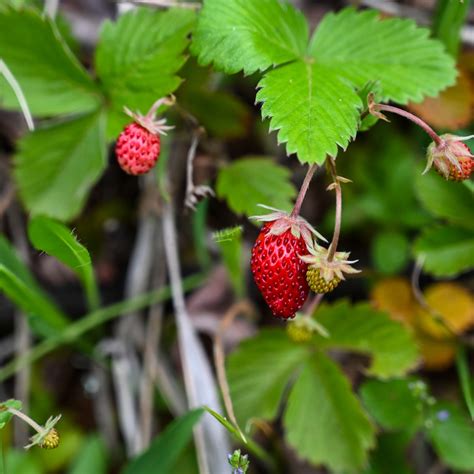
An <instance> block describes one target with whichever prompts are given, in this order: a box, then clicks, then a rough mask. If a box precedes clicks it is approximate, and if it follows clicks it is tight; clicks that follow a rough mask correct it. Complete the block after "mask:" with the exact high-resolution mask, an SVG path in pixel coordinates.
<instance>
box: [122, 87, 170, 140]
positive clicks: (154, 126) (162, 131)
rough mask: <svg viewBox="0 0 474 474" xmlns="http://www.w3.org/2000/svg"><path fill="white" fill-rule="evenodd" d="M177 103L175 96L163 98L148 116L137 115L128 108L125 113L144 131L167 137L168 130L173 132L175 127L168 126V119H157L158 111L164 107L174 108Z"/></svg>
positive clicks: (152, 107)
mask: <svg viewBox="0 0 474 474" xmlns="http://www.w3.org/2000/svg"><path fill="white" fill-rule="evenodd" d="M175 102H176V99H175V97H174V96H171V97H163V98H161V99H158V100H157V101H156V102H155V103H154V104H153V105H152V106H151V108H150V110H149V111H148V112H147V114H146V115H142V114H140V113H136V112H133V111H131V110H130V109H129V108H128V107H124V108H123V110H124V112H125V113H126V114H127V115H128V116H129V117H131V118H132V119H133V120H134V121H135V122H136V123H138V125H140V126H141V127H143V128H144V129H146V130H148V131H149V132H150V133H152V134H153V135H167V132H168V130H172V129H173V128H174V126H172V125H166V119H165V118H162V119H156V118H155V114H156V111H157V110H158V109H159V108H160V107H161V106H162V105H166V106H172V105H174V103H175Z"/></svg>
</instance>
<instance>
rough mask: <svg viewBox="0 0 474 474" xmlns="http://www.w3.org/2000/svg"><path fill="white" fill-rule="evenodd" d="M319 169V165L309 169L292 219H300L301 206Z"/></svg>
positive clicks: (292, 213)
mask: <svg viewBox="0 0 474 474" xmlns="http://www.w3.org/2000/svg"><path fill="white" fill-rule="evenodd" d="M317 169H318V165H317V164H313V165H311V166H310V167H309V168H308V171H307V173H306V176H305V177H304V181H303V184H302V185H301V189H300V192H299V193H298V197H297V198H296V202H295V207H294V208H293V211H292V212H291V215H290V217H298V216H299V215H300V210H301V205H302V204H303V201H304V198H305V196H306V192H307V191H308V188H309V183H311V179H312V178H313V175H314V173H315V171H316V170H317Z"/></svg>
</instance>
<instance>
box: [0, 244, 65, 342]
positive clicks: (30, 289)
mask: <svg viewBox="0 0 474 474" xmlns="http://www.w3.org/2000/svg"><path fill="white" fill-rule="evenodd" d="M0 290H1V291H2V292H3V293H5V294H6V295H7V297H8V298H9V299H10V300H12V301H13V302H14V303H15V304H16V305H17V306H18V307H19V308H21V309H22V310H23V311H25V313H27V314H28V315H29V316H31V317H32V319H33V321H34V320H36V319H40V320H41V323H45V324H44V327H43V326H42V324H32V326H33V327H34V328H36V329H37V330H38V332H39V333H41V334H43V335H45V336H47V335H49V334H50V329H51V327H53V328H63V327H65V326H66V321H67V318H66V316H65V315H64V314H63V313H62V312H61V311H60V310H59V309H58V308H57V307H56V305H55V304H54V303H53V302H52V301H51V300H50V299H49V297H48V296H47V295H46V294H44V293H43V291H42V290H41V288H40V287H39V285H38V283H37V282H36V280H35V278H34V277H33V275H32V274H31V273H30V271H29V270H28V268H27V267H26V266H25V264H24V263H23V262H22V261H21V260H20V259H19V257H18V255H17V254H16V252H15V250H14V249H13V248H12V246H11V245H10V243H9V242H8V241H7V240H6V239H5V237H4V236H3V235H0ZM33 321H30V322H31V323H33ZM40 328H41V329H40Z"/></svg>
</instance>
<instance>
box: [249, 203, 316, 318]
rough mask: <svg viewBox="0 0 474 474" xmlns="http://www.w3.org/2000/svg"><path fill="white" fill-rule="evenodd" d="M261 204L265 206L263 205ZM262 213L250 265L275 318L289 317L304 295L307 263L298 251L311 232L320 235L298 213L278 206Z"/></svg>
mask: <svg viewBox="0 0 474 474" xmlns="http://www.w3.org/2000/svg"><path fill="white" fill-rule="evenodd" d="M263 207H265V206H263ZM270 209H271V210H273V211H275V212H273V213H271V214H268V215H266V216H258V217H256V219H257V220H260V221H264V222H266V224H265V225H264V226H263V228H262V230H261V232H260V235H259V236H258V238H257V241H256V242H255V245H254V247H253V250H252V259H251V262H250V263H251V269H252V273H253V277H254V280H255V283H256V284H257V286H258V289H259V290H260V292H261V293H262V295H263V297H264V299H265V301H266V303H267V304H268V306H269V307H270V309H271V310H272V311H273V314H274V315H275V316H276V317H278V318H284V319H288V318H293V317H294V316H295V313H296V311H298V310H299V309H300V308H301V307H302V306H303V304H304V302H305V301H306V298H307V297H308V293H309V288H308V283H307V282H306V270H307V267H308V266H307V264H306V263H305V262H303V261H302V260H301V258H300V255H304V254H306V253H307V247H308V245H312V240H313V236H312V234H314V235H316V236H318V237H320V238H322V239H324V238H323V237H322V236H321V235H320V234H318V233H317V232H316V230H314V229H313V228H312V227H311V226H310V225H309V224H308V223H307V222H306V221H305V220H304V219H303V218H302V217H300V216H292V215H288V214H287V213H285V212H282V211H279V210H278V209H272V208H270Z"/></svg>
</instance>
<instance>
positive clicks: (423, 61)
mask: <svg viewBox="0 0 474 474" xmlns="http://www.w3.org/2000/svg"><path fill="white" fill-rule="evenodd" d="M429 36H430V31H429V30H428V29H426V28H420V27H418V26H417V25H416V23H415V22H414V21H413V20H405V19H400V18H391V19H384V20H381V19H380V18H379V13H378V12H376V11H373V10H367V11H364V12H358V11H356V10H354V9H352V8H347V9H345V10H342V11H341V12H339V13H330V14H328V15H326V16H325V17H324V19H323V21H322V22H321V23H320V24H319V26H318V28H317V30H316V32H315V34H314V36H313V38H312V40H311V45H310V52H311V55H312V56H313V57H314V58H315V59H316V62H317V63H320V64H323V65H325V66H327V67H328V68H333V69H334V72H335V73H337V74H338V75H340V76H343V77H345V78H347V79H348V80H349V81H351V82H352V84H353V85H354V86H355V87H358V88H362V87H364V85H365V84H366V83H367V82H368V81H378V82H379V84H380V98H381V100H382V101H388V100H393V101H395V102H399V103H402V104H406V103H407V102H408V101H413V102H419V101H421V100H422V99H423V97H424V96H426V95H428V96H435V95H437V94H438V93H439V92H440V91H441V90H443V89H444V88H446V87H447V86H450V85H452V84H454V82H455V79H456V69H455V63H454V60H453V59H452V58H451V57H450V56H449V55H448V54H447V53H446V51H445V49H444V47H443V45H442V44H441V43H440V42H439V41H436V40H433V39H430V38H429Z"/></svg>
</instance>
